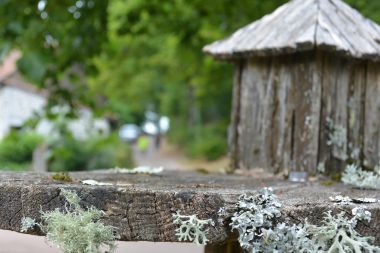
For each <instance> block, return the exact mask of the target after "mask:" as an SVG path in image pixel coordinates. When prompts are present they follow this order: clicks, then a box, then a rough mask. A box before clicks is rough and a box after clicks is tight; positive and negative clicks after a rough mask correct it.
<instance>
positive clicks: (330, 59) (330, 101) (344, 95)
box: [318, 54, 352, 173]
mask: <svg viewBox="0 0 380 253" xmlns="http://www.w3.org/2000/svg"><path fill="white" fill-rule="evenodd" d="M351 69H352V66H351V65H350V64H349V62H348V60H346V59H344V58H341V57H338V56H337V55H328V54H324V56H323V65H322V70H321V73H322V96H321V106H322V107H321V118H320V120H321V121H320V134H319V152H318V153H319V154H318V162H319V163H323V164H324V165H325V168H326V170H327V173H334V172H336V171H340V170H341V168H342V167H343V165H344V162H343V161H341V160H340V159H338V158H337V156H339V154H340V153H342V152H343V153H346V152H347V146H344V147H343V149H338V148H336V147H333V146H331V145H328V141H329V133H330V132H331V129H329V128H328V120H332V122H333V123H334V125H335V126H342V127H344V128H345V129H347V119H348V117H347V100H348V88H349V83H350V75H351V74H350V72H351ZM346 139H347V137H346Z"/></svg>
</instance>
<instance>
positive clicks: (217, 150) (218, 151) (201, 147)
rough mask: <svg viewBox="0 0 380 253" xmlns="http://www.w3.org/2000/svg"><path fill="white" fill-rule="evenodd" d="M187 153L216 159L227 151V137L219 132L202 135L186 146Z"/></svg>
mask: <svg viewBox="0 0 380 253" xmlns="http://www.w3.org/2000/svg"><path fill="white" fill-rule="evenodd" d="M185 153H186V154H187V155H188V156H189V157H192V158H202V159H207V160H210V161H212V160H216V159H218V158H220V157H222V156H223V155H225V154H226V153H227V140H226V137H225V136H223V137H222V136H220V135H217V134H214V135H208V136H200V137H198V138H195V139H194V140H193V141H191V142H190V143H189V144H188V145H187V146H186V148H185Z"/></svg>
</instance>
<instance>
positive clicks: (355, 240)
mask: <svg viewBox="0 0 380 253" xmlns="http://www.w3.org/2000/svg"><path fill="white" fill-rule="evenodd" d="M236 207H237V209H238V211H237V212H235V213H234V215H233V217H232V218H231V220H232V222H231V224H230V225H231V228H232V230H237V231H238V232H239V243H240V245H241V246H242V248H243V249H244V250H245V251H246V252H251V253H255V252H262V253H272V252H273V253H280V252H300V253H322V252H329V253H375V252H380V247H377V246H373V245H372V243H373V238H370V237H362V236H361V235H360V234H359V233H358V232H356V231H355V227H356V225H357V223H358V221H367V222H369V221H370V219H371V213H370V212H368V211H366V210H365V209H363V208H354V209H353V210H352V215H353V217H352V218H351V219H349V218H348V217H347V216H346V214H345V213H344V212H341V213H339V214H337V215H332V214H331V212H326V213H325V214H324V215H325V216H324V220H323V222H322V225H320V226H317V225H312V224H309V223H307V222H305V224H298V225H294V224H293V225H288V224H286V223H277V224H276V220H275V218H277V217H280V216H281V209H280V208H281V204H280V203H279V202H278V199H277V197H276V195H274V194H273V191H272V189H270V188H265V189H263V190H261V191H260V192H259V193H258V194H257V195H255V196H246V195H242V196H241V197H240V198H239V202H238V203H237V204H236Z"/></svg>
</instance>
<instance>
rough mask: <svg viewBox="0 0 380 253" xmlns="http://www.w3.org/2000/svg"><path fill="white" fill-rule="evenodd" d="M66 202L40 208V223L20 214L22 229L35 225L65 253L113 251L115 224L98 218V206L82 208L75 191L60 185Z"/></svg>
mask: <svg viewBox="0 0 380 253" xmlns="http://www.w3.org/2000/svg"><path fill="white" fill-rule="evenodd" d="M61 195H62V196H64V197H65V199H66V201H67V204H66V205H65V207H64V210H63V211H61V210H60V209H55V210H54V211H48V212H43V211H41V220H42V222H41V223H37V222H35V221H34V220H33V219H31V218H28V217H26V218H23V219H22V221H21V224H22V226H21V231H22V232H26V231H27V230H29V229H31V228H34V227H35V226H38V227H39V228H40V229H41V231H42V232H44V233H45V234H46V237H47V240H48V241H49V242H51V243H52V244H54V245H56V246H58V247H59V248H60V249H62V250H63V252H64V253H101V252H114V250H115V248H116V243H115V240H117V239H118V238H119V236H118V235H117V233H116V231H115V228H114V227H112V226H107V225H104V224H103V223H101V222H100V218H101V217H102V216H103V212H102V211H101V210H98V209H96V208H95V207H90V208H88V209H86V210H85V209H83V208H82V207H81V206H80V198H79V197H78V195H77V194H76V193H75V192H73V191H69V190H65V189H61Z"/></svg>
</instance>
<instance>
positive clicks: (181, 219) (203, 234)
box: [173, 211, 214, 245]
mask: <svg viewBox="0 0 380 253" xmlns="http://www.w3.org/2000/svg"><path fill="white" fill-rule="evenodd" d="M173 219H174V221H173V223H174V224H177V225H179V228H177V229H176V230H175V232H176V236H177V237H178V241H189V242H194V243H196V244H198V245H206V244H207V242H208V241H209V240H208V239H207V231H208V229H205V226H208V225H214V222H213V221H212V220H211V219H207V220H201V219H198V218H197V216H196V215H181V214H180V211H177V213H175V214H173Z"/></svg>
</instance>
